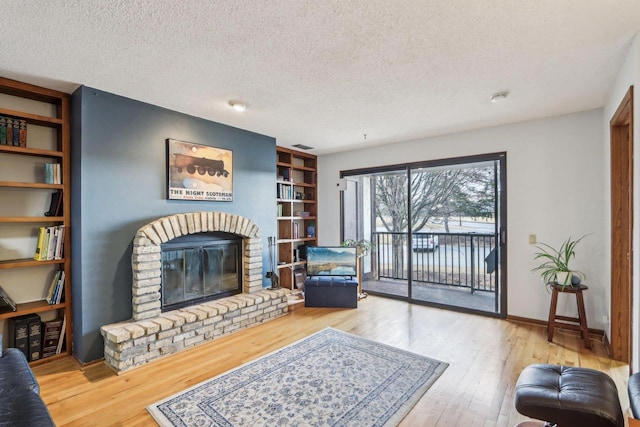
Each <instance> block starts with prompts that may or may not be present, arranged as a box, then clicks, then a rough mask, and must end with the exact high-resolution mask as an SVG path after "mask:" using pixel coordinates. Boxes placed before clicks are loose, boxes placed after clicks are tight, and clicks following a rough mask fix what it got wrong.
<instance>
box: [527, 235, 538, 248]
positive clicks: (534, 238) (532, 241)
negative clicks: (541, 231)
mask: <svg viewBox="0 0 640 427" xmlns="http://www.w3.org/2000/svg"><path fill="white" fill-rule="evenodd" d="M536 243H538V237H537V236H536V235H535V234H529V244H530V245H535V244H536Z"/></svg>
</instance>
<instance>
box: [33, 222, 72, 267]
mask: <svg viewBox="0 0 640 427" xmlns="http://www.w3.org/2000/svg"><path fill="white" fill-rule="evenodd" d="M64 230H65V228H64V225H52V226H50V227H40V229H39V230H38V243H37V245H36V252H35V254H34V255H33V259H35V260H36V261H49V260H54V259H62V257H63V255H64Z"/></svg>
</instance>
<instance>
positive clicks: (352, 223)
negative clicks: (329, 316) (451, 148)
mask: <svg viewBox="0 0 640 427" xmlns="http://www.w3.org/2000/svg"><path fill="white" fill-rule="evenodd" d="M505 160H506V156H505V154H503V153H498V154H490V155H483V156H473V157H465V158H458V159H447V160H441V161H431V162H423V163H414V164H409V165H402V166H396V167H391V168H386V169H378V170H375V169H373V170H368V171H358V172H349V171H344V172H343V176H344V177H345V178H346V179H347V189H346V191H345V192H344V194H343V199H342V200H343V237H344V238H345V239H356V240H361V239H367V240H371V241H372V242H373V244H374V247H373V251H372V253H371V255H370V256H369V257H367V259H366V260H365V276H364V277H365V281H364V283H363V289H364V290H365V291H366V292H369V293H376V294H382V295H388V296H392V297H399V298H407V299H409V300H410V301H414V302H420V303H425V304H430V305H437V306H450V307H456V308H459V309H463V310H469V311H477V312H483V313H491V314H493V315H498V316H502V315H504V313H506V309H505V307H504V304H505V301H506V298H505V293H504V287H505V286H506V283H505V282H504V280H503V278H504V276H503V274H502V271H503V269H504V268H506V265H505V263H504V262H505V260H504V259H502V258H503V253H504V244H503V242H502V239H501V236H504V232H505V230H506V227H505V224H506V216H505V215H506V211H505V209H504V206H506V205H505V203H504V199H505V197H506V192H505V188H506V183H505V182H504V177H505V174H504V170H505V167H506V165H505ZM505 271H506V270H505Z"/></svg>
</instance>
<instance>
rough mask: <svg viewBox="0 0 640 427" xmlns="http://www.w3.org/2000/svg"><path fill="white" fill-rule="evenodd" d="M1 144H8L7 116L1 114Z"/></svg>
mask: <svg viewBox="0 0 640 427" xmlns="http://www.w3.org/2000/svg"><path fill="white" fill-rule="evenodd" d="M0 145H7V118H6V117H3V116H0Z"/></svg>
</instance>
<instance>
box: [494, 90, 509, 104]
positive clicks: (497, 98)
mask: <svg viewBox="0 0 640 427" xmlns="http://www.w3.org/2000/svg"><path fill="white" fill-rule="evenodd" d="M507 95H509V92H507V91H506V90H505V91H504V92H498V93H494V94H493V95H491V98H490V99H491V102H493V103H494V104H495V103H498V102H502V101H504V100H505V99H507Z"/></svg>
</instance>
